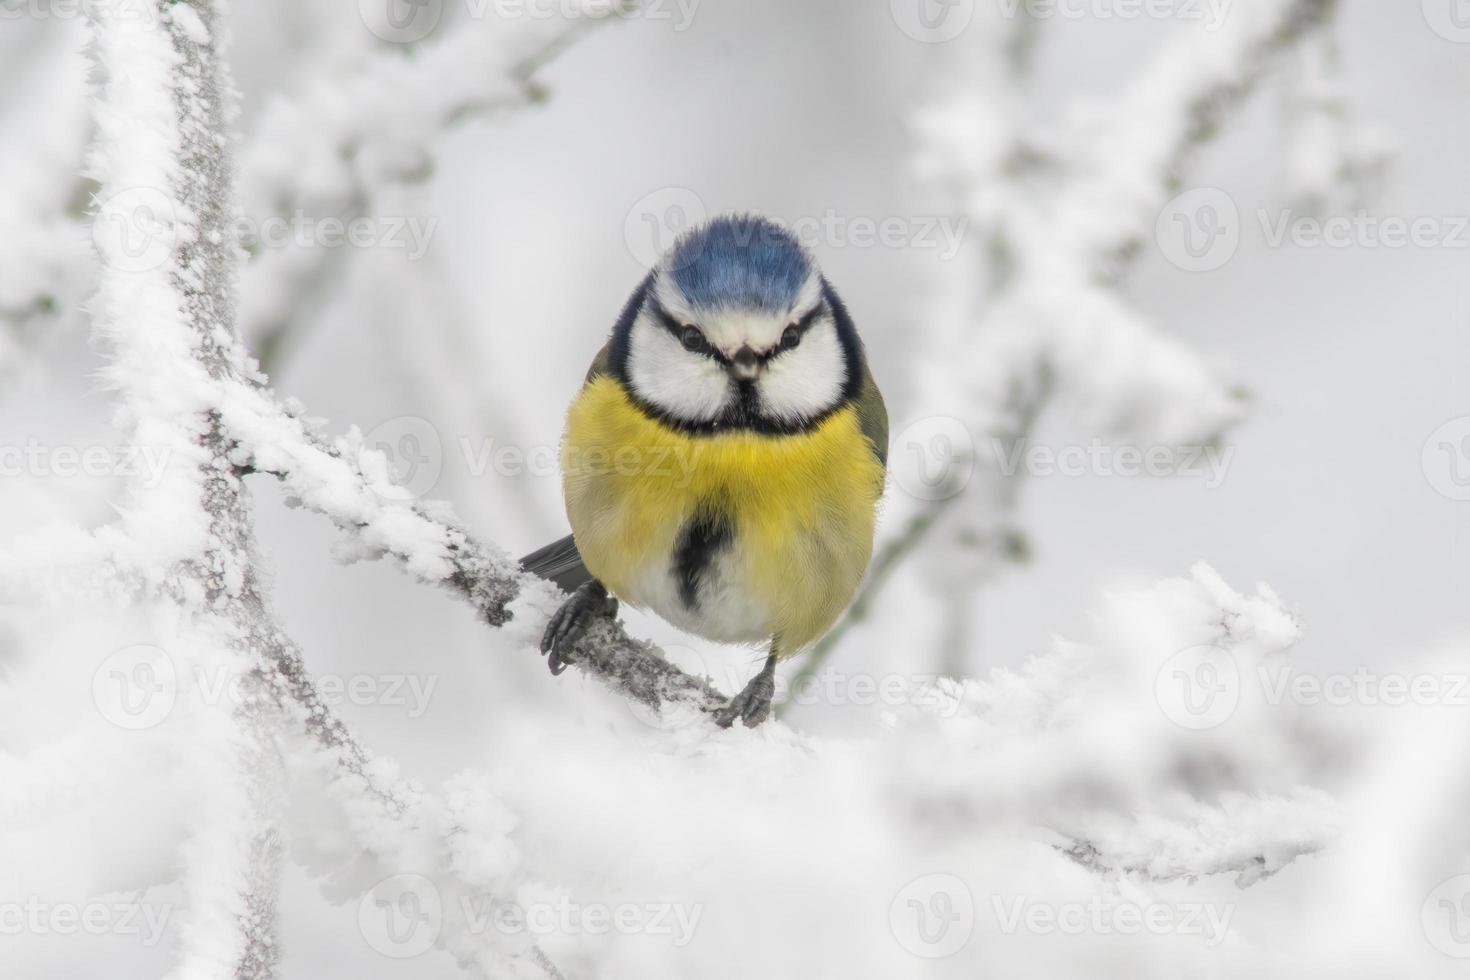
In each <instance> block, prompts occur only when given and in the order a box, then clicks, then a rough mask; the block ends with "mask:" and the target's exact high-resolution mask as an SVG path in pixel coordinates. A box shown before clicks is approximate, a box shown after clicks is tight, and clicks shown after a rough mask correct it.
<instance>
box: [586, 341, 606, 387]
mask: <svg viewBox="0 0 1470 980" xmlns="http://www.w3.org/2000/svg"><path fill="white" fill-rule="evenodd" d="M611 361H612V341H611V340H609V341H608V342H607V343H605V344H603V345H602V350H600V351H598V352H597V356H596V357H595V358H593V360H592V366H591V367H590V368H588V369H587V378H586V380H585V381H584V382H583V384H589V385H590V384H591V383H592V382H593V381H595V380H597V379H598V378H600V377H602V376H603V375H604V374H608V373H610V370H611V368H610V366H609V365H610V364H611Z"/></svg>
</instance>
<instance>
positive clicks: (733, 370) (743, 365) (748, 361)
mask: <svg viewBox="0 0 1470 980" xmlns="http://www.w3.org/2000/svg"><path fill="white" fill-rule="evenodd" d="M760 373H761V359H760V358H759V357H758V356H757V355H756V353H755V351H753V350H751V349H750V348H749V347H742V348H740V349H739V350H738V351H736V352H735V356H734V357H732V358H730V376H731V377H732V378H734V379H735V380H736V381H754V380H755V379H756V376H757V375H758V374H760Z"/></svg>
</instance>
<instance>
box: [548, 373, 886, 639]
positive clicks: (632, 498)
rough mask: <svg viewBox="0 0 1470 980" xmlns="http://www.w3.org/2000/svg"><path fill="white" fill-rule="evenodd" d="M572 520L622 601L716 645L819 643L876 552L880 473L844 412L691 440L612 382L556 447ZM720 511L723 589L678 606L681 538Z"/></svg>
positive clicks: (592, 394)
mask: <svg viewBox="0 0 1470 980" xmlns="http://www.w3.org/2000/svg"><path fill="white" fill-rule="evenodd" d="M562 474H563V489H564V491H565V495H566V506H567V516H568V517H569V518H570V520H571V524H572V533H573V535H574V536H575V537H576V541H577V548H578V550H579V551H580V552H581V554H582V559H583V561H584V562H585V564H586V565H587V569H588V571H590V572H591V573H592V574H593V575H595V576H596V577H597V578H598V579H599V580H600V581H601V582H602V583H603V584H604V585H606V586H607V587H608V589H609V590H610V591H612V593H613V594H614V595H616V596H618V597H619V598H620V599H623V600H625V601H627V602H629V603H631V604H633V605H635V606H644V607H648V608H651V609H653V611H654V612H656V613H658V614H659V615H661V616H663V617H664V618H665V619H668V620H669V621H671V622H673V623H674V624H675V625H677V626H680V627H682V628H684V629H687V630H690V631H691V632H695V633H699V634H701V635H705V636H707V637H709V638H710V639H714V640H719V641H722V642H746V641H750V642H753V641H756V640H762V639H765V638H767V637H774V639H775V648H776V649H777V651H778V652H780V653H781V654H783V655H788V654H791V653H795V652H797V651H798V650H800V649H801V648H803V647H805V646H806V645H808V644H809V643H811V642H813V641H814V640H816V639H817V638H818V637H820V636H821V635H822V634H823V633H824V632H826V630H827V628H828V627H830V626H831V625H832V623H833V622H834V621H835V620H836V619H837V616H838V615H839V614H840V613H841V612H842V610H843V609H844V608H845V607H846V606H847V604H848V602H849V601H851V599H852V596H853V594H854V592H855V591H856V590H857V587H858V585H859V584H860V583H861V581H862V577H863V573H864V571H865V570H866V568H867V564H868V558H869V556H870V555H871V553H872V545H873V523H874V518H875V512H876V508H877V503H878V498H879V497H880V496H881V494H882V489H883V467H882V464H881V463H880V462H879V461H878V459H877V457H876V456H875V455H874V453H873V449H872V446H871V444H870V443H869V441H868V439H867V438H866V437H865V436H864V435H863V433H862V430H861V429H860V427H859V425H858V418H857V413H856V410H855V409H854V408H853V407H852V406H847V407H845V408H843V409H841V410H839V411H837V412H835V413H834V414H832V415H831V416H829V417H828V418H827V419H825V420H824V421H823V422H822V423H821V424H820V425H819V426H817V427H816V428H814V429H812V430H811V431H808V432H804V433H799V434H795V435H763V434H759V433H753V432H749V431H732V432H728V433H718V434H714V435H689V434H685V433H681V432H678V431H675V430H673V429H671V428H669V427H667V426H665V425H662V424H660V423H658V422H656V421H654V420H653V419H650V418H649V417H648V416H647V415H645V414H644V413H643V412H642V411H641V410H639V408H638V407H637V406H636V405H634V404H633V403H632V402H631V401H630V400H629V398H628V395H627V392H626V391H624V389H623V387H622V385H621V384H619V383H618V382H617V381H616V380H614V379H612V378H608V377H601V378H597V379H596V380H594V381H592V382H591V383H589V384H588V385H587V386H586V387H585V388H584V389H583V390H582V392H581V394H580V395H579V396H578V398H577V400H576V401H575V402H574V403H573V404H572V408H571V411H570V413H569V415H568V419H567V430H566V438H565V440H564V443H563V446H562ZM712 512H713V513H717V514H719V515H721V517H722V519H723V520H725V521H726V522H728V525H729V527H730V529H731V532H732V533H731V535H730V540H729V542H728V543H727V544H726V545H725V546H724V547H723V549H722V551H721V558H720V567H719V572H720V588H719V589H718V590H717V593H716V594H713V595H711V596H707V597H705V600H704V602H703V603H701V605H702V606H703V607H704V608H690V607H689V605H688V604H687V603H686V602H684V601H681V599H680V596H679V592H678V588H677V580H676V579H677V576H676V572H675V569H674V567H673V566H674V553H675V550H676V546H677V545H678V543H679V541H680V534H681V533H682V532H683V530H684V528H685V526H686V525H687V524H688V523H689V522H690V521H691V520H692V519H694V518H696V517H698V516H700V515H708V514H710V513H712Z"/></svg>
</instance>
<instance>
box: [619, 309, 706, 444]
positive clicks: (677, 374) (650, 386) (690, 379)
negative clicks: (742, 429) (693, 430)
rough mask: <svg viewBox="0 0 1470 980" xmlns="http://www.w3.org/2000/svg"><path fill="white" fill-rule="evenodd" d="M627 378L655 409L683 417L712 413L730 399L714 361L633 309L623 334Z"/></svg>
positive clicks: (703, 418) (698, 418)
mask: <svg viewBox="0 0 1470 980" xmlns="http://www.w3.org/2000/svg"><path fill="white" fill-rule="evenodd" d="M628 381H629V383H630V384H631V385H632V387H633V391H634V393H635V394H637V395H638V397H639V398H642V399H643V400H644V401H646V402H648V403H649V404H650V405H653V406H654V407H656V408H660V409H662V410H664V411H666V412H668V413H669V414H670V415H673V416H674V417H676V418H679V419H683V420H685V421H689V422H708V421H711V420H713V419H715V418H718V417H719V415H720V413H721V412H723V411H724V410H725V406H726V405H727V403H728V402H729V400H730V397H731V393H730V378H729V376H728V375H727V374H726V373H725V369H724V368H722V367H721V366H720V365H719V364H718V363H717V362H715V361H714V360H713V359H711V358H709V357H705V356H704V355H703V354H696V353H692V352H690V351H687V350H685V349H684V345H683V344H682V343H680V342H679V341H678V339H677V338H675V337H674V335H673V334H671V333H669V332H668V331H667V330H665V329H664V328H663V327H661V326H659V325H657V324H655V323H653V322H651V321H650V320H649V318H648V314H647V313H642V314H639V316H638V319H637V320H636V321H635V322H634V323H633V329H632V333H631V334H630V335H629V347H628Z"/></svg>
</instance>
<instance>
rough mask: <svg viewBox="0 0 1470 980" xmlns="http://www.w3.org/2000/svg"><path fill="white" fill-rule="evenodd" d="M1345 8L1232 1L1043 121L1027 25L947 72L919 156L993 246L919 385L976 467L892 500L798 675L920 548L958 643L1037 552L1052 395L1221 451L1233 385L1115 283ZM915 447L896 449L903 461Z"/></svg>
mask: <svg viewBox="0 0 1470 980" xmlns="http://www.w3.org/2000/svg"><path fill="white" fill-rule="evenodd" d="M1334 10H1335V2H1334V0H1254V2H1252V3H1249V4H1246V3H1242V4H1239V5H1237V6H1236V7H1235V8H1233V9H1232V11H1231V17H1230V19H1229V21H1228V22H1227V24H1226V25H1225V27H1223V28H1222V30H1221V31H1219V32H1218V33H1215V34H1210V33H1204V32H1199V31H1194V32H1191V33H1188V34H1183V35H1181V36H1180V37H1179V38H1177V39H1176V40H1175V41H1173V42H1172V43H1170V44H1169V45H1168V46H1166V47H1165V48H1164V50H1163V51H1162V52H1161V53H1160V54H1159V55H1157V56H1156V57H1155V58H1154V59H1153V60H1152V61H1151V62H1150V63H1149V64H1147V65H1145V66H1144V67H1143V68H1142V69H1141V70H1140V71H1139V72H1138V73H1137V74H1136V75H1135V76H1134V77H1133V78H1132V79H1131V80H1129V81H1128V82H1127V83H1125V84H1124V85H1123V86H1122V87H1121V88H1120V89H1119V90H1118V91H1117V93H1115V94H1114V95H1112V96H1110V97H1107V98H1103V99H1083V100H1079V102H1078V103H1077V104H1075V105H1073V106H1070V107H1069V110H1068V112H1067V113H1066V114H1065V115H1064V116H1063V118H1062V119H1061V120H1060V121H1059V122H1058V123H1056V124H1049V125H1047V126H1037V125H1036V124H1035V123H1034V122H1033V121H1032V119H1033V117H1034V116H1035V111H1034V109H1033V108H1032V107H1029V106H1026V105H1024V104H1023V98H1024V96H1023V92H1022V90H1021V87H1020V85H1019V84H1018V82H1017V79H1016V74H1017V73H1018V72H1019V71H1020V70H1021V69H1020V68H1019V67H1018V66H1017V59H1016V57H1015V52H1016V51H1017V50H1018V45H1017V43H1016V39H1015V37H1013V36H1010V35H1006V34H1004V33H998V34H997V35H996V36H994V37H982V43H985V44H987V45H989V46H990V48H991V51H990V52H988V53H987V54H986V55H982V56H980V57H976V58H973V59H972V60H970V61H967V62H966V63H965V64H963V65H961V66H957V67H956V68H953V69H952V71H954V72H956V73H957V74H958V75H959V76H960V77H959V79H958V81H957V82H956V83H955V84H953V85H951V86H949V87H948V89H947V91H949V92H951V93H952V94H948V95H946V96H945V98H943V99H942V100H940V101H938V102H937V103H936V104H934V105H932V106H931V107H929V108H928V109H926V110H925V112H924V113H923V114H922V115H921V117H920V133H921V142H922V149H921V154H920V170H921V172H922V173H923V174H924V175H925V176H926V177H927V178H929V179H930V180H931V181H933V182H934V183H935V184H936V185H937V186H940V187H943V188H945V189H946V190H947V191H948V193H950V194H951V195H952V196H953V198H954V200H955V202H956V206H957V208H958V209H959V210H960V211H961V212H962V213H963V214H965V215H966V216H967V217H968V218H969V219H970V220H971V222H972V227H974V228H976V229H978V230H979V232H980V233H979V234H977V235H974V236H972V237H974V238H979V239H983V240H984V242H985V247H984V249H983V251H982V250H980V249H978V248H977V249H975V250H974V252H975V254H972V256H971V265H970V266H969V267H962V268H961V271H960V275H959V281H958V282H956V283H955V284H954V285H953V295H952V296H950V297H949V298H948V299H947V300H946V301H944V302H942V303H941V307H942V309H941V311H940V314H939V315H938V317H937V319H938V320H939V321H940V322H941V324H947V326H942V328H941V329H938V330H936V331H933V332H932V334H931V336H930V338H929V340H930V343H929V347H930V352H929V355H928V356H927V357H925V358H923V359H922V360H921V369H920V385H919V390H920V391H923V392H925V395H926V402H925V405H924V406H920V408H921V409H923V408H924V407H925V406H929V407H932V408H934V409H935V410H938V409H940V408H943V414H953V413H954V411H955V408H956V407H957V406H958V407H962V409H963V411H962V413H961V414H962V421H963V422H964V423H965V425H966V426H967V427H968V428H969V429H970V431H971V432H972V433H973V435H974V443H975V447H974V450H975V451H974V453H973V455H966V456H965V457H964V458H963V459H961V460H958V462H960V463H961V464H963V465H965V466H968V465H970V464H971V463H973V466H974V474H973V476H971V477H970V480H969V483H968V485H967V486H966V487H965V489H964V491H963V493H962V494H961V495H959V496H958V497H949V496H944V497H941V498H940V499H936V500H930V501H923V502H918V503H914V502H911V501H906V500H903V499H899V500H897V501H896V502H895V503H896V506H894V507H893V509H892V519H891V522H890V523H891V526H893V527H895V528H896V529H897V530H896V531H895V532H894V533H893V534H892V535H891V536H889V537H888V538H887V539H886V540H885V541H884V542H883V543H882V544H881V546H880V547H879V550H878V553H877V556H876V557H875V559H874V570H875V574H873V575H871V576H870V577H869V580H868V582H867V584H866V585H865V587H864V590H863V592H862V594H861V595H860V596H859V598H858V600H857V601H856V603H855V604H854V607H853V610H852V613H851V614H850V615H849V616H848V617H847V619H846V620H845V621H844V623H843V624H842V625H840V626H839V627H838V629H837V630H835V631H834V632H833V633H832V634H829V636H828V638H827V639H826V640H825V641H824V642H823V644H822V646H821V647H820V648H819V649H818V650H817V651H816V652H815V655H814V656H812V657H811V658H809V661H808V663H807V664H806V665H805V666H804V667H803V671H802V673H803V675H804V676H809V675H813V674H815V673H816V672H817V671H818V670H819V669H820V667H821V665H822V663H823V661H824V660H825V659H826V657H827V656H828V655H830V652H831V651H832V650H833V649H834V648H835V646H836V644H837V643H838V642H839V641H840V640H841V638H842V636H843V633H844V632H845V631H847V630H849V629H851V628H852V627H853V626H855V625H856V624H858V623H860V622H861V621H862V620H863V618H865V616H866V615H867V613H868V611H869V610H870V609H872V608H873V606H874V603H875V601H876V598H877V596H878V595H879V593H880V592H881V590H882V589H883V587H884V585H885V584H886V583H887V581H888V580H889V578H890V575H889V572H890V571H891V569H892V568H893V567H894V566H895V565H897V564H899V563H900V562H902V561H904V560H905V559H906V558H907V557H908V556H909V555H911V554H915V553H918V552H922V553H923V555H924V563H925V567H926V568H927V569H928V578H929V579H930V580H931V583H932V584H933V585H934V586H935V588H936V590H937V591H938V592H940V593H941V595H942V596H943V597H944V600H945V606H946V617H947V620H948V621H949V623H950V628H951V636H950V639H949V640H948V642H947V643H946V644H945V646H946V648H947V649H949V650H951V651H954V650H958V649H959V648H960V646H961V644H960V643H959V641H958V639H957V634H956V633H955V632H954V631H955V630H957V629H958V628H959V627H958V625H957V624H959V623H961V622H962V621H964V620H965V619H966V618H967V617H968V615H969V613H968V610H969V608H970V606H971V599H970V597H971V596H972V595H973V592H974V590H975V588H976V587H977V586H978V585H980V584H982V583H983V582H985V581H986V580H988V579H989V578H990V577H991V576H992V575H993V574H994V573H995V572H996V571H997V570H998V569H1000V568H1002V567H1005V566H1006V565H1008V564H1010V563H1012V562H1014V561H1016V560H1018V559H1021V558H1024V557H1025V556H1026V555H1027V554H1028V553H1029V548H1028V547H1027V545H1026V541H1025V536H1024V533H1023V532H1022V530H1021V529H1020V528H1019V526H1018V525H1017V522H1016V518H1015V513H1016V507H1017V502H1018V500H1019V487H1020V481H1021V479H1022V477H1023V476H1024V472H1023V471H1015V472H1012V471H1010V468H1009V467H1008V466H1007V464H1006V461H1007V460H1008V459H1010V458H1012V457H1013V455H1014V453H1015V452H1017V450H1018V449H1024V447H1025V445H1026V443H1027V441H1028V440H1029V439H1030V438H1031V435H1032V432H1033V429H1034V427H1035V425H1036V423H1037V421H1038V419H1039V418H1040V416H1041V415H1042V414H1043V413H1044V412H1045V410H1046V408H1047V407H1048V406H1049V405H1051V404H1052V403H1053V402H1054V401H1055V400H1056V399H1058V398H1061V397H1070V398H1071V399H1073V400H1074V401H1075V402H1077V403H1079V407H1080V409H1081V414H1082V415H1083V417H1084V418H1087V419H1089V420H1090V421H1092V422H1093V423H1094V425H1095V426H1096V427H1097V428H1099V429H1101V430H1103V431H1104V432H1108V433H1111V434H1116V435H1123V436H1125V437H1128V438H1130V439H1135V440H1138V441H1142V442H1146V443H1147V442H1153V443H1161V444H1165V445H1181V444H1190V445H1209V444H1211V443H1213V442H1215V441H1216V440H1218V439H1219V438H1220V437H1221V436H1222V434H1223V433H1224V432H1225V431H1226V430H1227V429H1228V428H1229V427H1230V426H1232V425H1233V424H1234V423H1235V422H1237V421H1238V420H1239V419H1240V417H1241V415H1242V411H1241V408H1242V406H1241V404H1240V402H1239V398H1238V395H1237V393H1236V392H1235V391H1234V390H1233V388H1232V387H1231V385H1230V384H1229V383H1228V382H1227V381H1225V380H1224V379H1222V378H1219V377H1217V376H1216V375H1215V372H1213V371H1212V370H1211V369H1210V368H1209V367H1207V366H1206V364H1205V362H1204V360H1203V359H1202V358H1201V357H1200V356H1199V355H1198V354H1196V353H1195V352H1194V351H1192V350H1191V349H1190V348H1188V347H1187V346H1185V345H1184V344H1182V343H1180V342H1179V341H1177V340H1174V339H1173V338H1170V337H1168V336H1166V335H1165V334H1164V333H1163V332H1162V331H1160V330H1159V329H1158V328H1157V327H1156V326H1155V325H1153V324H1151V323H1149V322H1148V321H1147V319H1146V318H1144V317H1143V316H1141V315H1140V314H1139V313H1138V312H1137V311H1134V310H1132V309H1130V308H1128V306H1127V305H1126V304H1125V303H1124V302H1123V301H1122V300H1121V299H1120V297H1119V296H1118V295H1117V290H1118V288H1119V287H1120V285H1121V283H1122V281H1123V278H1124V276H1125V274H1126V272H1127V270H1128V269H1129V268H1130V267H1131V265H1132V264H1133V262H1134V261H1135V260H1136V259H1137V257H1138V256H1139V255H1140V254H1142V251H1143V243H1144V242H1145V241H1146V240H1147V237H1148V236H1149V235H1150V234H1151V233H1152V231H1153V226H1154V221H1155V219H1156V217H1157V215H1158V214H1159V212H1160V210H1161V209H1162V207H1163V206H1164V204H1165V202H1166V201H1167V200H1168V199H1169V198H1170V196H1171V195H1173V194H1174V193H1176V192H1177V190H1178V188H1179V186H1180V182H1181V179H1182V175H1183V172H1184V170H1185V169H1186V167H1187V166H1188V165H1189V163H1190V161H1191V160H1192V158H1193V157H1194V155H1195V154H1196V152H1197V151H1198V150H1199V149H1200V148H1201V147H1202V146H1203V145H1204V144H1205V143H1207V142H1209V141H1210V140H1211V139H1213V138H1214V136H1215V135H1216V134H1217V133H1218V131H1219V129H1220V127H1221V126H1222V125H1223V123H1224V122H1225V120H1226V119H1227V118H1228V117H1229V115H1230V113H1231V112H1232V111H1234V110H1235V109H1236V108H1237V107H1238V106H1239V105H1240V104H1241V103H1242V102H1243V101H1244V100H1245V99H1246V97H1247V96H1248V95H1250V94H1251V93H1252V92H1253V91H1254V90H1255V89H1256V88H1257V87H1258V86H1259V84H1260V82H1261V81H1262V79H1263V78H1265V77H1266V76H1267V75H1268V74H1269V73H1270V72H1271V71H1272V70H1273V69H1274V68H1275V67H1276V66H1277V65H1278V63H1279V62H1280V60H1281V59H1282V57H1283V55H1285V54H1287V53H1289V52H1292V51H1293V50H1295V49H1296V48H1298V47H1299V46H1301V45H1303V44H1306V43H1309V42H1311V41H1312V40H1313V39H1314V38H1316V37H1318V36H1319V35H1320V34H1321V33H1322V32H1323V31H1325V30H1326V29H1327V27H1328V25H1329V23H1330V20H1331V16H1332V14H1333V12H1334ZM1026 30H1028V31H1029V30H1034V26H1030V25H1028V26H1027V28H1026ZM977 36H981V35H978V34H977ZM1022 36H1023V37H1027V36H1029V35H1027V34H1026V33H1025V32H1024V31H1023V32H1022ZM1030 43H1032V42H1029V41H1028V42H1027V43H1025V44H1021V45H1019V50H1021V51H1022V52H1024V51H1026V50H1029V44H1030ZM1023 63H1024V60H1023ZM982 297H983V299H982ZM916 417H917V416H916ZM904 448H905V447H897V448H896V449H895V451H894V456H895V460H896V461H897V463H898V464H899V465H902V464H903V462H904V460H903V455H902V453H903V451H904ZM896 496H897V495H896ZM935 541H937V542H938V544H937V545H933V546H927V547H924V548H922V549H921V548H920V546H921V545H925V544H926V543H929V544H932V543H933V542H935ZM965 666H966V665H965V664H963V663H959V662H956V661H955V660H954V658H953V656H951V657H948V658H946V660H945V662H944V663H943V665H942V667H943V669H945V670H947V671H950V672H953V673H956V674H960V673H963V672H964V669H965Z"/></svg>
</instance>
